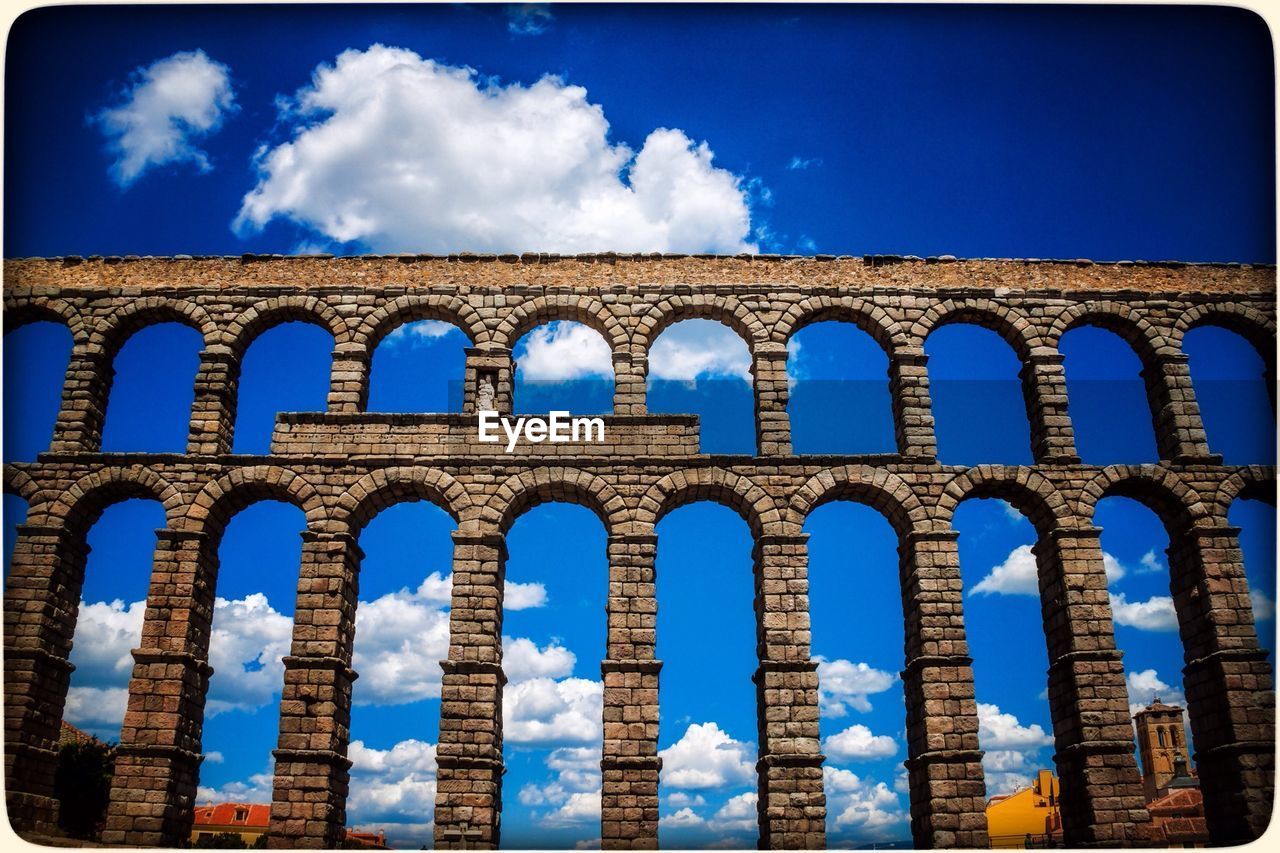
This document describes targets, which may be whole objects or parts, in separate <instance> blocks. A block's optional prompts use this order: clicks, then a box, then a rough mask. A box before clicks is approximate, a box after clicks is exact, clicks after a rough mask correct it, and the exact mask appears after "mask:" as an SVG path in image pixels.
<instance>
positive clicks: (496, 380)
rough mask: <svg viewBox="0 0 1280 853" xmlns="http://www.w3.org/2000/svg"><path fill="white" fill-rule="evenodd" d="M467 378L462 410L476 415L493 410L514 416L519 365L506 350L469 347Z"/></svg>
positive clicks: (464, 381)
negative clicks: (517, 367) (516, 376)
mask: <svg viewBox="0 0 1280 853" xmlns="http://www.w3.org/2000/svg"><path fill="white" fill-rule="evenodd" d="M465 352H466V355H467V366H466V373H465V376H464V379H463V399H462V411H463V412H465V413H466V414H469V415H471V414H475V413H476V412H477V411H479V410H480V409H489V410H491V411H495V412H498V413H500V414H511V400H512V394H513V391H514V387H515V372H516V365H515V362H514V361H512V359H511V350H509V349H506V348H505V347H467V349H466V350H465Z"/></svg>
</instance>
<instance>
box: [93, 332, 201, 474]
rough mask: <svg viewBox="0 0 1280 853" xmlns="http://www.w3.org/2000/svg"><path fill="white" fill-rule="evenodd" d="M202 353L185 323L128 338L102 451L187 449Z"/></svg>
mask: <svg viewBox="0 0 1280 853" xmlns="http://www.w3.org/2000/svg"><path fill="white" fill-rule="evenodd" d="M203 347H204V338H203V337H201V335H200V333H199V332H197V331H196V330H195V329H193V328H191V327H190V326H187V325H184V324H182V323H157V324H155V325H152V326H147V327H146V328H144V329H139V330H138V331H136V332H134V333H133V334H132V335H130V336H129V338H128V340H127V341H125V343H124V346H122V347H121V348H120V349H119V351H117V353H116V356H115V360H114V362H113V363H112V368H113V370H114V373H115V377H114V378H113V379H112V381H111V392H110V394H109V395H108V397H107V411H106V420H105V422H104V423H103V427H102V449H103V451H105V452H108V453H110V452H112V451H135V452H141V453H182V452H184V451H185V450H186V449H187V438H188V435H189V433H190V428H191V404H192V403H193V402H194V401H195V377H196V372H197V371H198V370H199V369H200V351H201V349H203Z"/></svg>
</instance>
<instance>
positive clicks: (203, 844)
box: [191, 832, 267, 850]
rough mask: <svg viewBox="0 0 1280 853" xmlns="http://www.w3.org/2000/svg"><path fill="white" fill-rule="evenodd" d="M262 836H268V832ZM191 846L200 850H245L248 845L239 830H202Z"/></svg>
mask: <svg viewBox="0 0 1280 853" xmlns="http://www.w3.org/2000/svg"><path fill="white" fill-rule="evenodd" d="M262 837H263V838H266V837H267V835H266V833H263V834H262ZM191 846H192V847H195V848H197V849H199V850H244V849H245V848H246V847H248V845H247V844H245V843H244V839H243V838H241V837H240V834H239V833H237V832H202V833H200V836H199V837H198V838H196V840H195V843H193V844H192V845H191ZM263 846H264V847H265V846H266V845H265V844H264V845H263Z"/></svg>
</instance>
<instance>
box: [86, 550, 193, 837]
mask: <svg viewBox="0 0 1280 853" xmlns="http://www.w3.org/2000/svg"><path fill="white" fill-rule="evenodd" d="M157 539H158V541H157V543H156V551H155V557H154V560H153V563H152V571H151V585H150V589H149V590H148V593H147V609H146V615H145V616H144V619H143V623H142V644H141V646H140V647H139V648H137V649H135V650H134V652H133V659H134V665H133V677H132V678H131V679H130V681H129V704H128V709H127V710H126V712H125V717H124V726H123V727H122V728H121V730H120V745H119V746H118V747H117V748H116V764H115V774H114V776H113V777H112V780H111V801H110V804H109V805H108V807H107V825H106V828H105V830H104V831H103V833H102V840H103V841H104V842H106V843H108V844H120V845H128V846H138V847H177V846H179V845H182V844H185V843H186V842H187V841H188V839H189V838H190V835H191V822H192V818H193V814H192V809H193V808H194V806H195V801H196V787H197V785H198V783H199V772H200V770H199V768H200V760H201V755H200V746H201V737H202V732H203V727H204V703H205V695H206V693H207V692H208V687H209V677H210V676H211V675H212V674H213V669H212V667H210V666H209V664H208V655H209V633H210V628H211V625H212V621H213V602H214V579H215V576H216V566H215V564H214V558H213V557H212V556H211V555H210V553H209V551H208V537H207V535H206V534H204V533H202V532H196V531H186V530H161V531H158V533H157Z"/></svg>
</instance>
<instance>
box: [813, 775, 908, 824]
mask: <svg viewBox="0 0 1280 853" xmlns="http://www.w3.org/2000/svg"><path fill="white" fill-rule="evenodd" d="M822 782H823V788H824V790H825V792H826V795H827V824H828V827H829V830H830V831H831V832H832V833H833V834H839V835H842V836H845V837H855V838H862V839H867V840H875V839H886V838H890V837H896V836H898V835H900V834H901V833H902V831H903V830H904V829H905V826H904V824H905V823H906V822H907V814H906V812H904V811H903V809H902V805H901V803H900V802H899V800H898V795H897V794H896V793H894V792H893V791H892V790H890V788H889V786H888V785H886V784H885V783H884V782H875V781H873V780H870V779H867V780H864V779H862V778H861V777H859V776H858V775H857V774H856V773H852V772H850V771H848V770H841V769H839V768H836V767H831V766H830V765H827V766H824V767H823V768H822Z"/></svg>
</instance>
